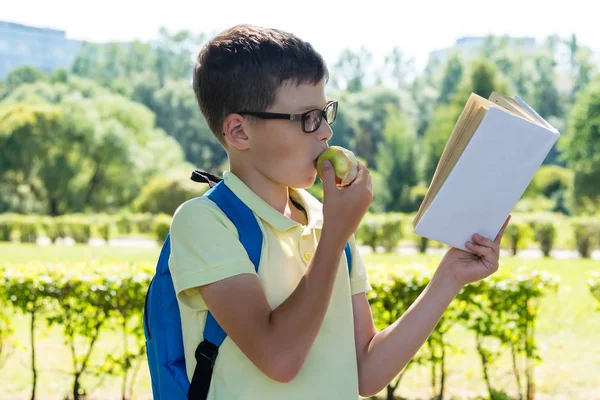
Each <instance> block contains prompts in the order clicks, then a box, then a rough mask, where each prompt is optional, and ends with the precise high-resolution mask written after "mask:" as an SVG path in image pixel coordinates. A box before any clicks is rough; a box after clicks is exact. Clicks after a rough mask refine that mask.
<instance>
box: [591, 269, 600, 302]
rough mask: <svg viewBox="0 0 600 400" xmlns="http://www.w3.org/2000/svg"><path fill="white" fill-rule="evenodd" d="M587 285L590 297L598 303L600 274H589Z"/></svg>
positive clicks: (599, 297)
mask: <svg viewBox="0 0 600 400" xmlns="http://www.w3.org/2000/svg"><path fill="white" fill-rule="evenodd" d="M588 285H589V287H590V292H591V293H592V296H594V298H595V299H596V300H598V302H600V272H592V273H591V274H590V277H589V279H588ZM598 311H600V305H599V307H598Z"/></svg>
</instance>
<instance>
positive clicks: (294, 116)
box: [236, 100, 338, 133]
mask: <svg viewBox="0 0 600 400" xmlns="http://www.w3.org/2000/svg"><path fill="white" fill-rule="evenodd" d="M329 107H334V112H333V119H332V120H331V121H327V118H326V117H327V109H328V108H329ZM337 109H338V102H337V100H332V101H330V102H328V103H327V104H326V105H325V107H323V108H322V109H319V108H315V109H312V110H308V111H306V112H305V113H302V114H280V113H270V112H258V111H240V112H237V113H236V114H240V115H251V116H253V117H258V118H262V119H285V120H289V121H301V122H302V131H303V132H304V133H312V132H315V131H316V130H317V129H319V128H320V127H321V124H322V123H323V119H325V121H327V123H328V124H329V125H331V124H333V123H334V122H335V119H336V117H337ZM315 111H319V112H320V114H319V123H318V124H317V126H316V128H315V129H312V130H307V129H306V128H305V123H306V119H307V117H308V115H309V114H311V113H314V112H315Z"/></svg>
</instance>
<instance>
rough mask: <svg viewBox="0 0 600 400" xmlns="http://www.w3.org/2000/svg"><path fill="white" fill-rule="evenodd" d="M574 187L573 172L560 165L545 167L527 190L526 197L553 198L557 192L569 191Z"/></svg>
mask: <svg viewBox="0 0 600 400" xmlns="http://www.w3.org/2000/svg"><path fill="white" fill-rule="evenodd" d="M572 185H573V171H571V170H569V169H567V168H564V167H560V166H558V165H543V166H542V167H540V169H539V170H538V171H537V172H536V174H535V175H534V177H533V179H532V180H531V183H530V184H529V186H528V187H527V190H525V193H524V195H525V196H535V195H540V194H541V195H543V196H546V197H549V198H550V197H552V196H554V195H555V194H556V193H557V192H560V191H568V190H570V189H571V188H572Z"/></svg>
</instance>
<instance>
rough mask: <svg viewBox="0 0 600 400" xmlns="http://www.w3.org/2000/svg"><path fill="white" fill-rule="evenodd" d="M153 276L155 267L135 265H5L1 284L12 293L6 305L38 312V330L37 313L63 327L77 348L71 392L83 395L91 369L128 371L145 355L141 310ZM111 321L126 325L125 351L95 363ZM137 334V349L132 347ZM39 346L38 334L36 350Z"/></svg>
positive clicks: (93, 371) (95, 371)
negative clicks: (95, 351)
mask: <svg viewBox="0 0 600 400" xmlns="http://www.w3.org/2000/svg"><path fill="white" fill-rule="evenodd" d="M151 277H152V275H151V273H150V270H149V269H146V268H140V267H134V266H131V265H115V266H97V265H94V264H87V263H86V264H71V265H62V264H56V265H51V264H38V265H18V266H4V267H2V268H1V269H0V282H1V283H2V285H1V286H0V287H2V288H4V292H5V294H6V297H5V299H6V300H4V301H8V303H5V304H4V306H6V305H11V306H12V307H15V308H16V309H17V310H20V311H21V312H23V313H27V314H31V315H32V331H33V329H34V328H35V326H34V321H35V320H34V318H33V316H38V317H39V316H42V317H44V319H45V320H46V321H47V322H48V323H49V325H54V324H56V325H58V326H60V327H61V328H62V332H63V336H64V338H65V341H66V343H67V344H68V345H69V348H70V349H71V357H72V365H73V370H72V371H71V373H72V376H73V384H72V394H71V396H72V398H73V399H79V398H81V397H82V396H85V394H86V390H85V388H84V387H82V382H83V381H82V379H84V378H85V377H86V375H90V376H101V375H102V374H106V373H117V371H121V372H123V371H125V372H127V371H129V370H130V369H131V367H132V366H133V365H134V364H133V363H134V361H136V360H137V362H140V360H141V358H142V357H143V354H144V350H143V349H144V347H143V346H144V334H143V326H142V320H141V314H142V311H143V307H144V296H145V292H146V289H147V287H148V285H149V283H150V279H151ZM111 325H114V326H116V327H122V329H123V333H124V352H123V354H121V355H118V354H111V355H106V358H105V360H104V362H103V363H99V364H97V365H96V364H94V365H92V363H91V361H90V356H91V354H92V351H93V349H94V345H95V344H96V343H97V341H98V338H99V337H100V335H101V334H102V332H104V331H105V330H106V329H114V326H111ZM131 340H133V341H134V347H133V351H132V350H131V349H130V348H129V347H128V343H129V342H130V341H131ZM33 347H35V343H34V342H33V338H32V351H34V350H33ZM125 379H127V373H125ZM125 386H126V385H124V387H125ZM123 396H125V393H123ZM124 398H125V397H124Z"/></svg>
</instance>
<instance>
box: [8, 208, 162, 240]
mask: <svg viewBox="0 0 600 400" xmlns="http://www.w3.org/2000/svg"><path fill="white" fill-rule="evenodd" d="M170 220H171V217H170V216H168V215H166V214H150V213H146V214H131V213H123V214H115V215H107V214H97V215H96V214H95V215H84V214H72V215H64V216H59V217H49V216H39V215H20V214H0V241H13V242H21V243H35V242H36V240H37V238H38V237H40V236H47V237H48V238H50V240H51V241H52V242H56V240H57V239H58V238H66V237H71V238H73V239H74V240H75V242H76V243H87V242H88V241H89V240H90V239H91V238H92V237H99V238H102V239H104V240H105V241H109V240H110V239H112V238H114V237H115V236H117V235H123V236H125V235H151V236H152V237H154V238H155V239H157V240H159V241H162V240H164V237H166V234H165V233H164V225H165V221H168V224H169V225H170ZM167 233H168V228H167Z"/></svg>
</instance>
